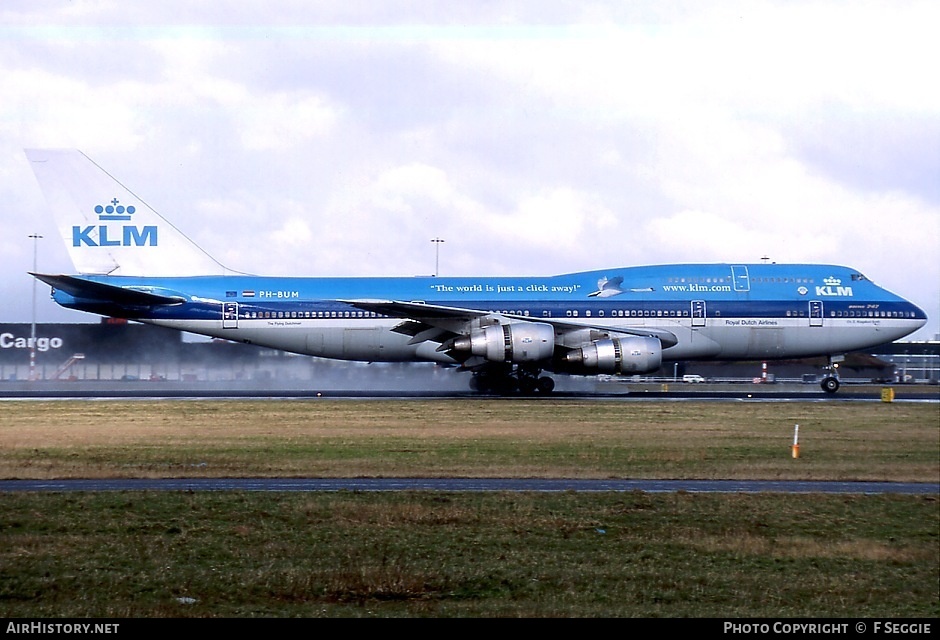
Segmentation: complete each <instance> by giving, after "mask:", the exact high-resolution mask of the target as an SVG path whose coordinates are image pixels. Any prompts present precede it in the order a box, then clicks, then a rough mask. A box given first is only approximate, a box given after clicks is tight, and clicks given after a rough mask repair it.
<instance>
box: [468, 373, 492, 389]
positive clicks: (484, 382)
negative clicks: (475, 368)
mask: <svg viewBox="0 0 940 640" xmlns="http://www.w3.org/2000/svg"><path fill="white" fill-rule="evenodd" d="M492 388H493V385H492V381H491V380H490V379H489V378H488V377H487V376H483V375H474V376H473V377H472V378H470V390H471V391H475V392H476V393H489V392H490V391H491V390H492Z"/></svg>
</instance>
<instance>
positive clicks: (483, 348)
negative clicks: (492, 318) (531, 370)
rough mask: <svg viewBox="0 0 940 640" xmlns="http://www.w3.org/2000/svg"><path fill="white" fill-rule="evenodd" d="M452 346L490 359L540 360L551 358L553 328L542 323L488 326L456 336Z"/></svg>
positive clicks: (497, 360) (553, 339)
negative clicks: (466, 334) (468, 333)
mask: <svg viewBox="0 0 940 640" xmlns="http://www.w3.org/2000/svg"><path fill="white" fill-rule="evenodd" d="M452 348H453V349H454V351H469V352H470V353H472V354H473V355H475V356H482V357H484V358H486V359H487V360H490V361H492V362H539V361H542V360H548V359H550V358H551V357H552V353H553V351H554V350H555V330H554V329H553V328H552V325H550V324H545V323H544V322H518V323H513V324H502V325H490V326H488V327H483V328H482V329H474V330H473V331H471V332H470V335H468V336H461V337H459V338H456V339H455V340H454V343H453V347H452Z"/></svg>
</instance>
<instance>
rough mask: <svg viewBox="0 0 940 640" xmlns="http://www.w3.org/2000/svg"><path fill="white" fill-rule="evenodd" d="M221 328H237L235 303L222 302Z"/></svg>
mask: <svg viewBox="0 0 940 640" xmlns="http://www.w3.org/2000/svg"><path fill="white" fill-rule="evenodd" d="M222 328H223V329H237V328H238V303H237V302H223V303H222Z"/></svg>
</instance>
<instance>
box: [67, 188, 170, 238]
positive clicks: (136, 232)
mask: <svg viewBox="0 0 940 640" xmlns="http://www.w3.org/2000/svg"><path fill="white" fill-rule="evenodd" d="M135 211H137V208H136V207H134V205H129V206H127V207H125V206H124V205H122V204H120V201H119V200H118V199H117V198H114V199H112V200H111V203H110V204H108V205H100V204H99V205H96V206H95V213H97V214H98V220H99V221H100V222H102V223H114V222H128V221H130V220H131V216H133V215H134V212H135ZM72 246H73V247H81V246H86V247H155V246H157V227H156V226H155V225H147V226H143V227H137V226H134V225H129V224H124V225H121V226H120V227H116V226H114V225H111V226H109V225H108V224H99V225H97V226H96V225H88V226H86V227H82V226H78V225H75V226H73V227H72Z"/></svg>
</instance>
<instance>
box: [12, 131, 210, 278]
mask: <svg viewBox="0 0 940 640" xmlns="http://www.w3.org/2000/svg"><path fill="white" fill-rule="evenodd" d="M26 157H27V158H28V159H29V162H30V166H31V167H32V169H33V173H35V175H36V179H37V180H38V181H39V186H40V188H41V189H42V192H43V195H44V196H45V197H46V202H47V203H48V205H49V207H50V209H51V210H52V213H53V215H54V217H55V219H56V224H57V225H58V227H59V231H60V233H61V234H62V239H63V240H64V241H65V245H66V247H67V248H68V252H69V257H70V258H71V259H72V263H73V264H74V265H75V268H76V269H77V270H78V272H79V273H82V274H109V275H126V276H188V275H224V274H225V273H227V272H228V270H227V269H225V267H223V266H222V265H220V264H219V263H218V262H216V261H215V260H214V259H213V258H212V257H211V256H210V255H209V254H207V253H206V252H205V251H203V250H202V249H201V248H200V247H199V246H198V245H196V244H195V243H194V242H193V241H192V240H190V239H189V238H188V237H186V235H185V234H183V232H182V231H180V230H179V229H177V228H176V227H174V226H173V225H172V224H170V223H169V222H167V221H166V220H165V219H164V218H163V217H162V216H161V215H160V214H158V213H157V212H156V211H154V210H153V209H152V208H151V207H150V206H149V205H148V204H147V203H145V202H144V201H143V200H141V199H140V198H139V197H138V196H137V195H136V194H134V193H133V192H132V191H130V190H129V189H128V188H127V187H125V186H124V185H122V184H121V183H120V182H118V181H117V180H116V179H114V178H113V177H112V176H111V175H110V174H109V173H108V172H106V171H105V170H104V169H102V168H101V167H99V166H98V165H97V164H95V163H94V161H92V160H91V159H90V158H89V157H88V156H86V155H85V154H83V153H82V152H81V151H78V150H77V149H52V150H50V149H27V150H26Z"/></svg>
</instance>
